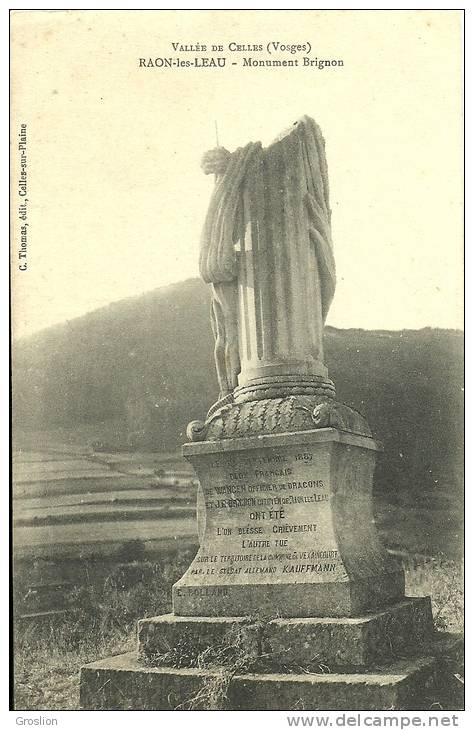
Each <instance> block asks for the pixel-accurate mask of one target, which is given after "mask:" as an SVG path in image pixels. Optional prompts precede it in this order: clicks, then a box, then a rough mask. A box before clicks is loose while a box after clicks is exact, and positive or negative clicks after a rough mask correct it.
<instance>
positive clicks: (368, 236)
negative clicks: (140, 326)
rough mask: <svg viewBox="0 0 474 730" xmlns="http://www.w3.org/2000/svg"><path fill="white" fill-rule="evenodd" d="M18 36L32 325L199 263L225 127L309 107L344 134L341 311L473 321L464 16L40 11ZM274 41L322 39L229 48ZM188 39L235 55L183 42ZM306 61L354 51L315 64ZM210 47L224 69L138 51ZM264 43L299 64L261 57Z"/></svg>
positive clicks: (15, 238)
mask: <svg viewBox="0 0 474 730" xmlns="http://www.w3.org/2000/svg"><path fill="white" fill-rule="evenodd" d="M12 37H13V47H12V69H13V71H12V148H11V149H12V156H11V159H12V168H11V181H12V246H11V248H12V289H13V294H12V319H13V334H14V336H15V337H22V336H25V335H28V334H31V333H33V332H35V331H37V330H40V329H42V328H44V327H47V326H50V325H52V324H55V323H58V322H61V321H64V320H66V319H71V318H74V317H77V316H80V315H82V314H84V313H86V312H88V311H91V310H93V309H96V308H97V307H101V306H104V305H106V304H108V303H110V302H112V301H116V300H119V299H122V298H124V297H130V296H136V295H139V294H140V293H142V292H146V291H149V290H151V289H155V288H156V287H160V286H164V285H167V284H170V283H173V282H177V281H181V280H184V279H187V278H189V277H194V276H197V275H198V266H197V261H198V246H199V237H200V231H201V227H202V224H203V221H204V216H205V213H206V209H207V206H208V203H209V199H210V195H211V192H212V187H213V180H212V176H208V177H206V176H204V175H203V174H202V172H201V170H200V166H199V162H200V158H201V156H202V154H203V153H204V152H205V151H206V150H208V149H210V148H212V147H214V146H215V121H217V123H218V128H219V139H220V143H221V144H222V145H224V146H225V147H227V148H228V149H229V150H233V149H235V148H236V147H238V146H242V145H244V144H246V143H247V142H249V141H250V140H252V141H256V140H261V141H262V142H263V144H264V145H267V144H269V143H270V142H271V141H272V140H273V139H274V138H275V137H276V136H277V135H278V134H279V133H280V132H281V131H282V130H284V129H285V128H287V127H288V126H290V125H291V124H292V123H293V122H294V121H295V120H296V119H298V118H299V117H300V116H302V115H303V114H307V115H309V116H311V117H313V118H314V119H315V120H316V121H317V123H318V124H319V126H320V127H321V129H322V131H323V135H324V137H325V139H326V153H327V159H328V166H329V182H330V199H331V207H332V210H333V215H332V232H333V241H334V249H335V257H336V266H337V277H338V283H337V288H336V295H335V298H334V301H333V304H332V307H331V310H330V312H329V315H328V319H327V324H328V325H331V326H334V327H361V328H366V329H401V328H420V327H425V326H430V327H455V328H459V327H462V321H463V320H462V317H463V312H462V305H463V301H462V285H463V282H462V277H463V268H462V254H463V233H462V218H463V210H462V195H463V187H462V185H463V182H462V164H463V162H462V129H463V120H462V77H461V14H460V13H459V12H457V11H449V12H446V11H235V12H234V11H227V10H223V11H209V12H208V11H112V10H109V11H102V12H101V11H25V12H16V13H14V14H13V17H12ZM272 41H274V42H280V43H290V44H291V43H293V44H301V45H303V44H306V45H308V44H310V45H311V51H310V52H308V53H305V52H296V53H295V54H291V53H289V52H283V53H279V54H278V53H277V54H276V55H275V54H273V55H268V53H267V52H266V51H264V52H236V51H230V50H229V48H228V46H229V43H237V44H241V45H242V44H248V43H250V44H257V45H258V44H262V46H263V47H264V48H266V47H267V43H269V42H272ZM173 42H174V43H187V44H190V43H197V42H199V43H201V44H203V43H205V44H207V45H208V47H210V46H211V44H212V43H215V44H222V45H223V46H224V51H223V52H217V53H212V52H210V51H207V52H205V53H203V52H184V51H182V52H175V51H174V50H173V48H172V46H171V43H173ZM305 55H306V56H307V57H308V58H312V59H315V58H320V59H321V58H322V59H325V58H327V59H342V60H343V64H344V65H343V66H342V67H340V66H339V67H336V68H324V69H322V70H319V69H317V68H314V67H311V66H310V67H303V66H302V63H303V60H302V59H303V56H305ZM202 56H205V57H206V56H207V57H209V56H220V57H222V56H225V57H226V58H227V64H226V67H225V68H224V69H221V68H217V69H215V68H183V67H180V68H172V69H166V68H156V67H153V68H148V67H145V68H143V67H140V65H139V59H140V58H146V59H148V58H153V59H155V58H163V57H166V58H169V57H171V58H173V59H177V58H179V59H180V60H186V59H189V58H192V59H194V57H202ZM248 57H252V58H255V59H283V58H285V59H298V60H299V66H298V67H297V68H294V67H287V68H283V67H279V68H266V67H265V68H248V67H243V65H242V62H243V58H248ZM232 61H235V62H236V63H237V65H236V66H233V65H232ZM20 124H26V125H27V172H28V191H27V196H26V197H27V199H28V203H27V211H28V218H27V222H28V231H27V247H28V248H27V265H28V269H27V270H26V271H20V270H19V268H18V265H19V263H21V262H22V261H21V260H20V259H18V249H19V246H20V235H21V231H20V225H21V224H22V221H21V220H19V217H18V205H19V203H20V202H23V201H22V198H21V196H19V195H18V179H19V174H20V156H19V155H20V151H19V150H18V149H17V148H18V144H17V143H18V136H17V135H18V131H19V129H20Z"/></svg>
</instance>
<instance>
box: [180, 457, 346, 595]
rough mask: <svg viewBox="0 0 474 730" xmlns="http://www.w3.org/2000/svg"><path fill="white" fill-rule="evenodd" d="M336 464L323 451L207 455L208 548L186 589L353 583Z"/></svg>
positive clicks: (204, 525) (202, 473) (204, 521)
mask: <svg viewBox="0 0 474 730" xmlns="http://www.w3.org/2000/svg"><path fill="white" fill-rule="evenodd" d="M329 459H330V449H329V448H328V449H327V450H321V447H319V448H318V449H317V450H316V449H314V450H312V449H311V448H305V449H301V448H295V447H286V448H285V447H280V448H275V449H268V448H265V449H261V450H260V449H258V450H253V451H252V452H251V453H249V452H247V453H243V452H234V453H232V454H213V455H210V456H208V457H205V458H203V459H202V460H201V463H200V464H199V466H198V475H199V477H200V481H201V486H202V489H203V495H202V503H203V504H202V507H203V508H204V509H202V512H204V513H205V514H204V515H201V528H200V532H201V540H200V542H201V547H200V550H199V552H198V554H197V556H196V558H195V560H194V562H193V564H192V566H191V567H190V569H189V570H188V573H187V574H186V583H187V585H188V586H189V584H190V583H192V584H195V585H196V586H200V587H202V589H203V590H205V588H206V585H208V586H215V585H216V584H218V586H219V589H220V586H225V585H226V584H251V583H266V582H269V583H275V582H276V583H279V582H285V583H299V582H311V583H313V582H326V581H340V580H344V579H346V578H347V575H346V572H345V570H344V566H343V564H342V560H341V557H340V555H339V551H338V547H337V542H336V539H335V535H334V528H333V523H332V511H331V500H332V498H333V497H332V494H331V485H330V483H329V474H330V471H329ZM182 590H185V588H184V587H183V589H182ZM188 590H191V588H188ZM208 590H210V588H208ZM216 590H217V589H216Z"/></svg>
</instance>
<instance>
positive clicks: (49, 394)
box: [13, 279, 463, 508]
mask: <svg viewBox="0 0 474 730" xmlns="http://www.w3.org/2000/svg"><path fill="white" fill-rule="evenodd" d="M208 310H209V292H208V290H207V287H206V286H205V285H204V284H202V283H201V282H200V281H198V280H196V279H191V280H188V281H185V282H182V283H179V284H175V285H172V286H169V287H165V288H161V289H157V290H155V291H152V292H149V293H147V294H145V295H142V296H139V297H135V298H131V299H126V300H122V301H120V302H116V303H114V304H111V305H109V306H107V307H104V308H102V309H99V310H96V311H94V312H92V313H90V314H87V315H85V316H84V317H81V318H78V319H75V320H72V321H70V322H67V323H65V324H61V325H58V326H55V327H51V328H49V329H47V330H44V331H42V332H40V333H37V334H35V335H33V336H31V337H29V338H26V339H24V340H20V341H19V342H17V343H16V344H15V346H14V351H13V373H14V376H13V398H14V401H13V416H14V427H15V429H16V433H19V432H20V431H25V430H26V431H27V430H47V429H54V428H65V429H84V427H85V430H86V431H87V428H88V427H91V428H92V429H93V430H94V432H95V433H97V432H99V433H100V429H101V425H102V424H105V423H107V424H110V423H114V424H116V432H117V436H116V438H117V440H120V439H122V440H123V439H125V440H128V442H129V443H133V444H135V445H138V446H140V447H146V448H151V449H154V450H158V451H160V450H170V449H172V450H174V449H176V448H177V446H179V444H180V443H182V442H183V441H184V440H185V436H184V431H185V428H186V424H187V423H188V422H189V421H190V420H192V419H194V418H202V417H203V416H204V415H205V413H206V411H207V409H208V407H209V405H210V404H211V403H213V402H214V400H215V397H216V393H217V383H216V377H215V372H214V365H213V356H212V348H213V342H212V334H211V330H210V324H209V318H208ZM462 348H463V337H462V334H461V333H460V332H457V331H450V330H436V329H423V330H417V331H412V330H404V331H401V332H391V331H390V332H389V331H372V332H368V331H364V330H337V329H333V328H327V331H326V335H325V353H326V364H327V366H328V368H329V373H330V377H331V378H332V379H333V380H334V382H335V384H336V389H337V394H338V398H339V399H340V400H342V401H344V402H346V403H348V404H349V405H351V406H353V407H355V408H356V409H358V410H360V411H361V412H362V413H363V414H364V415H365V416H366V418H367V419H368V421H369V423H370V424H371V426H372V428H373V431H374V434H375V435H376V436H377V437H378V438H379V439H380V440H381V441H383V443H384V446H385V454H384V456H383V457H382V459H381V460H380V463H379V467H378V472H377V476H376V486H377V489H378V490H379V492H381V493H384V494H386V495H390V497H391V499H392V501H397V499H401V500H403V501H406V500H407V499H409V500H414V501H415V502H417V503H418V504H420V503H421V504H424V503H426V505H427V506H431V505H433V506H438V507H440V508H443V506H444V505H445V504H446V503H448V504H452V503H453V500H454V501H458V500H461V499H462V496H461V494H462V487H461V468H462V408H463V390H462V386H463V362H462ZM104 428H105V426H104ZM120 434H122V435H120Z"/></svg>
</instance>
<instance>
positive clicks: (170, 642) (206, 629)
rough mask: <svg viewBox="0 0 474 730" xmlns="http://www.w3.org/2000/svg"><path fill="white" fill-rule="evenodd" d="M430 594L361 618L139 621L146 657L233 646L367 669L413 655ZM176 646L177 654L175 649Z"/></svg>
mask: <svg viewBox="0 0 474 730" xmlns="http://www.w3.org/2000/svg"><path fill="white" fill-rule="evenodd" d="M433 631H434V629H433V619H432V615H431V601H430V599H429V598H409V599H406V600H405V601H402V602H400V603H398V604H396V605H394V606H391V607H390V608H387V609H385V610H382V611H379V612H377V613H372V614H369V615H367V616H363V617H358V618H291V619H273V620H270V621H268V622H259V623H255V622H252V620H251V619H250V618H242V617H240V618H232V617H215V618H213V617H207V618H197V617H183V616H174V615H173V614H168V615H165V616H156V617H154V618H150V619H143V620H141V621H139V623H138V652H139V656H140V657H143V658H150V657H151V658H152V657H156V656H157V655H160V656H162V657H164V663H166V655H167V654H168V653H169V652H170V651H171V654H170V659H172V658H173V657H174V656H176V652H178V653H179V652H180V653H181V655H182V657H183V661H185V657H186V656H187V657H191V656H193V657H197V656H198V655H199V654H201V653H202V652H206V651H209V650H210V651H211V652H214V653H216V652H217V651H219V650H220V649H222V648H223V647H226V646H227V647H229V646H232V647H235V649H236V650H237V651H240V652H242V653H243V654H245V655H246V656H251V657H258V656H262V655H263V656H270V657H271V661H272V663H274V664H275V665H279V664H280V665H281V666H282V667H284V666H290V667H291V666H293V667H294V666H302V667H308V666H309V667H311V666H313V667H314V666H318V664H319V665H321V666H324V667H328V668H330V669H332V668H334V667H364V666H370V665H371V664H374V663H377V662H379V663H382V664H383V663H388V662H389V661H391V660H393V658H395V657H401V656H407V655H410V654H413V652H414V651H415V650H416V647H417V646H418V645H419V644H420V642H423V641H425V640H426V639H427V638H429V637H431V636H432V634H433ZM172 650H174V652H173V651H172Z"/></svg>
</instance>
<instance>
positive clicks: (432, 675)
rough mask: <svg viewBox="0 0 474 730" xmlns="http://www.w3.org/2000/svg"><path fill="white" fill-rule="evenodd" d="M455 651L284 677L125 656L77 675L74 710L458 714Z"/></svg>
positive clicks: (438, 641) (428, 651)
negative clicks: (452, 666) (160, 663)
mask: <svg viewBox="0 0 474 730" xmlns="http://www.w3.org/2000/svg"><path fill="white" fill-rule="evenodd" d="M461 652H462V640H461V639H460V638H459V637H457V636H453V635H449V634H441V635H439V634H437V635H435V636H434V637H433V638H432V639H431V640H430V641H429V642H428V643H426V644H424V645H423V646H422V647H421V653H418V654H416V655H414V656H412V657H411V658H409V659H398V660H394V661H392V662H390V663H389V664H385V665H384V666H376V667H373V668H371V669H366V670H361V669H360V668H359V669H358V670H356V671H344V672H343V671H337V672H331V673H307V672H301V671H300V672H299V673H286V674H283V673H281V672H279V673H251V674H250V673H248V674H245V673H239V672H237V673H234V672H233V671H232V668H230V669H229V668H227V669H220V668H209V669H199V668H173V667H149V666H144V665H143V664H142V663H140V662H139V660H138V658H137V656H136V654H135V653H129V654H122V655H119V656H115V657H112V658H109V659H104V660H101V661H98V662H94V663H93V664H89V665H88V666H86V667H83V668H82V670H81V684H80V703H81V707H82V709H85V710H222V709H224V710H286V711H305V710H309V711H316V710H323V711H326V710H338V711H344V710H350V711H355V710H362V711H363V710H379V711H383V710H418V711H420V710H427V709H431V710H433V709H436V708H437V709H453V710H461V709H463V697H462V695H461V696H459V686H458V685H456V680H455V679H454V674H453V672H452V670H451V669H450V664H451V663H456V664H457V662H458V657H459V655H460V654H461ZM438 703H439V704H438Z"/></svg>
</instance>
